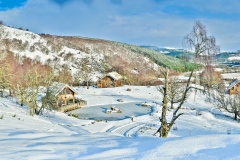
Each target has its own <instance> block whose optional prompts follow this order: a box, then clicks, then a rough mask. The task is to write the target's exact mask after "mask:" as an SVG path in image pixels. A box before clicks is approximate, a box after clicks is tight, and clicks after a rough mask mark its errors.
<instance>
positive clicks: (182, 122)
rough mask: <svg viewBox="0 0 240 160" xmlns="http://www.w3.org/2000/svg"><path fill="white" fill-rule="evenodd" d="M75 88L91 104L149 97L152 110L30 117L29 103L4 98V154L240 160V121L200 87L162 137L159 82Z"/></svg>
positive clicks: (0, 108)
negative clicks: (101, 117)
mask: <svg viewBox="0 0 240 160" xmlns="http://www.w3.org/2000/svg"><path fill="white" fill-rule="evenodd" d="M127 88H131V91H127ZM76 90H77V91H78V92H79V96H80V97H81V98H83V99H84V100H87V102H88V106H86V107H89V108H91V106H96V105H114V104H119V103H126V104H127V103H130V102H132V103H135V102H136V103H140V102H147V103H149V104H151V105H152V110H151V113H150V114H149V113H147V114H144V115H135V117H134V120H133V121H131V119H130V117H126V118H125V119H122V120H117V121H107V122H106V121H94V120H86V119H77V118H74V117H71V116H68V115H67V114H64V113H58V112H54V111H51V112H50V111H48V112H46V113H45V114H44V115H43V116H34V117H31V116H29V113H28V112H29V111H28V107H26V106H23V107H21V106H19V105H18V104H15V102H14V101H13V100H9V99H6V98H0V118H2V119H0V126H1V128H0V157H1V158H0V159H151V160H152V159H164V160H165V159H240V152H239V148H240V123H238V122H237V121H234V120H233V118H232V117H231V115H228V114H226V113H222V112H220V111H219V110H217V109H216V108H214V106H211V105H210V104H208V103H206V102H205V101H204V95H203V94H201V93H200V92H198V94H197V98H196V101H195V102H194V100H193V95H191V96H190V98H189V99H188V101H187V102H186V103H185V104H184V105H183V108H182V109H181V110H180V112H184V113H185V114H184V115H182V116H181V117H180V118H179V119H178V120H177V121H176V124H175V125H174V129H173V130H171V132H170V134H169V137H168V138H165V139H163V138H159V137H153V136H152V135H153V133H155V131H156V130H157V129H158V127H159V119H158V117H159V116H160V111H161V101H162V96H161V94H160V93H159V92H158V91H157V90H156V88H155V87H150V88H148V87H145V86H141V87H140V86H123V87H118V88H106V89H97V88H93V87H91V88H90V89H87V88H82V87H81V88H76ZM117 99H123V100H124V102H118V101H117ZM153 102H154V103H153ZM155 102H157V103H155ZM80 110H81V109H80ZM199 111H200V112H201V115H196V113H197V112H199ZM142 113H143V112H142ZM171 113H172V110H170V111H169V113H168V116H169V118H171ZM114 114H117V113H114ZM118 114H124V112H123V113H118ZM80 118H81V117H80Z"/></svg>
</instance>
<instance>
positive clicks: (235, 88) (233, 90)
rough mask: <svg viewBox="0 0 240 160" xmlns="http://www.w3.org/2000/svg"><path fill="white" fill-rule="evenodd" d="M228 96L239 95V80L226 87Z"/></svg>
mask: <svg viewBox="0 0 240 160" xmlns="http://www.w3.org/2000/svg"><path fill="white" fill-rule="evenodd" d="M227 93H228V94H239V93H240V80H238V79H234V80H233V81H232V82H231V83H230V84H229V86H228V87H227Z"/></svg>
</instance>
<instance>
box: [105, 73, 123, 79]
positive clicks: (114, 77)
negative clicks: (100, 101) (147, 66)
mask: <svg viewBox="0 0 240 160" xmlns="http://www.w3.org/2000/svg"><path fill="white" fill-rule="evenodd" d="M106 76H109V77H111V78H112V79H114V80H115V81H117V80H120V79H122V78H123V77H122V76H121V75H120V74H118V73H117V72H110V73H108V74H107V75H106Z"/></svg>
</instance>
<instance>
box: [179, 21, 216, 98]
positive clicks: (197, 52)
mask: <svg viewBox="0 0 240 160" xmlns="http://www.w3.org/2000/svg"><path fill="white" fill-rule="evenodd" d="M183 46H184V47H185V48H186V50H189V51H192V52H193V53H194V58H195V60H194V63H197V60H198V59H200V58H201V57H205V58H204V59H205V60H206V61H205V64H210V63H211V57H212V55H217V54H218V53H219V52H220V48H219V46H217V45H216V39H215V38H214V37H213V36H207V30H206V28H205V26H204V25H203V24H202V23H201V22H199V21H196V22H195V24H194V26H193V30H192V31H191V32H190V33H189V34H188V35H187V36H185V37H184V38H183ZM206 57H207V58H206ZM197 79H198V78H197V73H195V84H197ZM195 93H196V92H195ZM195 95H196V94H195ZM194 99H195V96H194Z"/></svg>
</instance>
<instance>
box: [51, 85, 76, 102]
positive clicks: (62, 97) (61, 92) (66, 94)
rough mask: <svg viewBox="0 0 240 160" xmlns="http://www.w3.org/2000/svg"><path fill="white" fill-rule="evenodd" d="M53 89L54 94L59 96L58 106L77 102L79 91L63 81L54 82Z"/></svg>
mask: <svg viewBox="0 0 240 160" xmlns="http://www.w3.org/2000/svg"><path fill="white" fill-rule="evenodd" d="M52 91H53V92H52V94H53V95H55V96H56V97H57V101H56V105H57V106H62V105H68V104H74V103H75V95H77V92H76V91H75V90H74V89H73V88H72V87H70V86H69V85H67V84H63V83H54V84H53V86H52Z"/></svg>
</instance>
